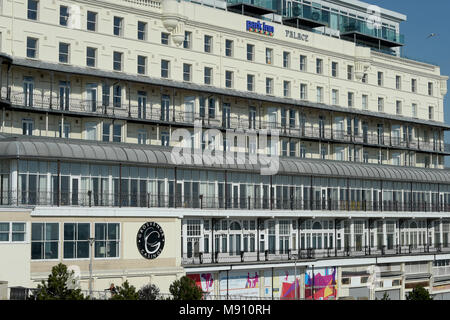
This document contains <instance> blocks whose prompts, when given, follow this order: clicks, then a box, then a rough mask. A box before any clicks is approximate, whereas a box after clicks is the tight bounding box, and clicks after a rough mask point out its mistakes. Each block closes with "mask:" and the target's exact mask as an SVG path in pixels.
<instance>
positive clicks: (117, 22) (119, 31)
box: [114, 17, 123, 37]
mask: <svg viewBox="0 0 450 320" xmlns="http://www.w3.org/2000/svg"><path fill="white" fill-rule="evenodd" d="M114 35H115V36H119V37H121V36H123V18H121V17H114Z"/></svg>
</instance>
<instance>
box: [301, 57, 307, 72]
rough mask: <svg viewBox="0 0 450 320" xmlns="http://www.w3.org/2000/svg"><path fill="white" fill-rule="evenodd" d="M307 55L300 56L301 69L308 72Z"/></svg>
mask: <svg viewBox="0 0 450 320" xmlns="http://www.w3.org/2000/svg"><path fill="white" fill-rule="evenodd" d="M306 61H307V60H306V56H303V55H301V56H300V71H305V72H306V69H307V68H306Z"/></svg>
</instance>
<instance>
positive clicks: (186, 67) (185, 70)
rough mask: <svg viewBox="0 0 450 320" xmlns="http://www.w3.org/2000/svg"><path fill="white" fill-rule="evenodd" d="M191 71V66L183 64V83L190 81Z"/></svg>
mask: <svg viewBox="0 0 450 320" xmlns="http://www.w3.org/2000/svg"><path fill="white" fill-rule="evenodd" d="M191 70H192V65H190V64H187V63H183V80H184V81H192V79H191Z"/></svg>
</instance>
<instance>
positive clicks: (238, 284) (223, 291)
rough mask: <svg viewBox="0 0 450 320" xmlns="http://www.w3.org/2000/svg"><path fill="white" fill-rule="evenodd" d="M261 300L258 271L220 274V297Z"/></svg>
mask: <svg viewBox="0 0 450 320" xmlns="http://www.w3.org/2000/svg"><path fill="white" fill-rule="evenodd" d="M227 288H228V295H229V296H242V297H254V298H259V288H260V276H259V274H258V272H257V271H252V272H239V273H238V272H230V273H229V274H228V279H227V273H226V272H221V273H220V295H224V296H226V295H227Z"/></svg>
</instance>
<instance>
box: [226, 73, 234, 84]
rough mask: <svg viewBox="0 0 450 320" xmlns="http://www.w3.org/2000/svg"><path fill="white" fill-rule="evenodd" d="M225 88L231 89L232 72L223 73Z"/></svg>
mask: <svg viewBox="0 0 450 320" xmlns="http://www.w3.org/2000/svg"><path fill="white" fill-rule="evenodd" d="M225 87H227V88H233V72H232V71H225Z"/></svg>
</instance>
